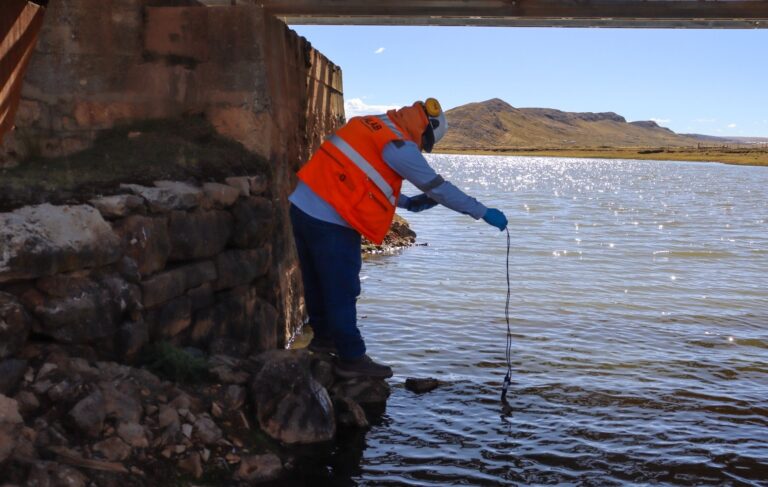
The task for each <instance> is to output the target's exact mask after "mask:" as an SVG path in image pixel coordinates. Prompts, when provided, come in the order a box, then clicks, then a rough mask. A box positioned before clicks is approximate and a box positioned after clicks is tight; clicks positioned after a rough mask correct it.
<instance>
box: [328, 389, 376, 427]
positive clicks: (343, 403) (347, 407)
mask: <svg viewBox="0 0 768 487" xmlns="http://www.w3.org/2000/svg"><path fill="white" fill-rule="evenodd" d="M335 404H336V405H337V411H339V422H340V423H341V424H343V425H345V426H353V427H356V428H363V429H365V428H368V427H369V426H370V424H369V423H368V418H367V417H366V415H365V411H364V410H363V408H362V407H361V406H360V405H359V404H358V403H356V402H355V401H353V400H352V399H350V398H348V397H340V398H338V399H337V400H336V401H335Z"/></svg>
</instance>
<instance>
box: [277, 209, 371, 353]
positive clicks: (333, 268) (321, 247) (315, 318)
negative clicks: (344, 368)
mask: <svg viewBox="0 0 768 487" xmlns="http://www.w3.org/2000/svg"><path fill="white" fill-rule="evenodd" d="M291 223H292V224H293V237H294V239H295V240H296V250H297V251H298V253H299V265H300V266H301V276H302V280H303V282H304V302H305V304H306V306H307V314H309V324H310V325H311V326H312V330H313V331H314V332H315V336H316V337H317V338H318V339H320V340H333V343H334V344H335V345H336V349H337V351H338V354H339V357H340V358H342V359H355V358H359V357H362V356H363V355H364V354H365V342H364V341H363V337H362V335H360V330H359V329H358V328H357V308H356V303H357V297H358V296H360V268H361V266H362V258H361V256H360V234H359V233H358V232H357V231H356V230H353V229H351V228H347V227H343V226H341V225H336V224H334V223H328V222H324V221H322V220H318V219H317V218H313V217H311V216H309V215H307V214H306V213H304V212H303V211H301V210H300V209H298V208H297V207H296V206H294V205H291Z"/></svg>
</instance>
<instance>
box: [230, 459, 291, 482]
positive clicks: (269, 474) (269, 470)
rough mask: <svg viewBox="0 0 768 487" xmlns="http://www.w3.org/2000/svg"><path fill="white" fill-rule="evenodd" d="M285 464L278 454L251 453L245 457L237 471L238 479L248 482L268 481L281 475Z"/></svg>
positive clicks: (236, 476)
mask: <svg viewBox="0 0 768 487" xmlns="http://www.w3.org/2000/svg"><path fill="white" fill-rule="evenodd" d="M282 473H283V464H282V462H281V461H280V458H278V457H277V455H274V454H271V453H268V454H266V455H251V456H247V457H243V458H242V459H241V461H240V467H239V468H238V469H237V472H236V473H235V478H236V479H237V480H241V481H246V482H267V481H270V480H274V479H276V478H278V477H280V476H281V475H282Z"/></svg>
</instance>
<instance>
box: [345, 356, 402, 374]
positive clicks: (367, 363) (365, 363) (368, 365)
mask: <svg viewBox="0 0 768 487" xmlns="http://www.w3.org/2000/svg"><path fill="white" fill-rule="evenodd" d="M336 375H338V376H339V377H342V378H344V379H352V378H355V377H373V378H377V379H389V378H390V377H392V368H391V367H390V366H389V365H383V364H377V363H376V362H374V361H373V359H371V357H369V356H368V355H363V356H362V357H360V358H358V359H354V360H341V359H339V360H337V361H336Z"/></svg>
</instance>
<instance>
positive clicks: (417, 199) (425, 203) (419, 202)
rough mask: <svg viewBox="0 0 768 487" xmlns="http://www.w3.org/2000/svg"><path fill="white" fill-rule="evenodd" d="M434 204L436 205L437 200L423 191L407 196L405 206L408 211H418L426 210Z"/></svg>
mask: <svg viewBox="0 0 768 487" xmlns="http://www.w3.org/2000/svg"><path fill="white" fill-rule="evenodd" d="M434 206H437V201H435V200H433V199H432V198H430V197H429V196H427V195H426V194H424V193H421V194H420V195H417V196H412V197H410V198H408V206H406V207H405V209H406V210H408V211H413V212H419V211H424V210H428V209H430V208H432V207H434Z"/></svg>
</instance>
